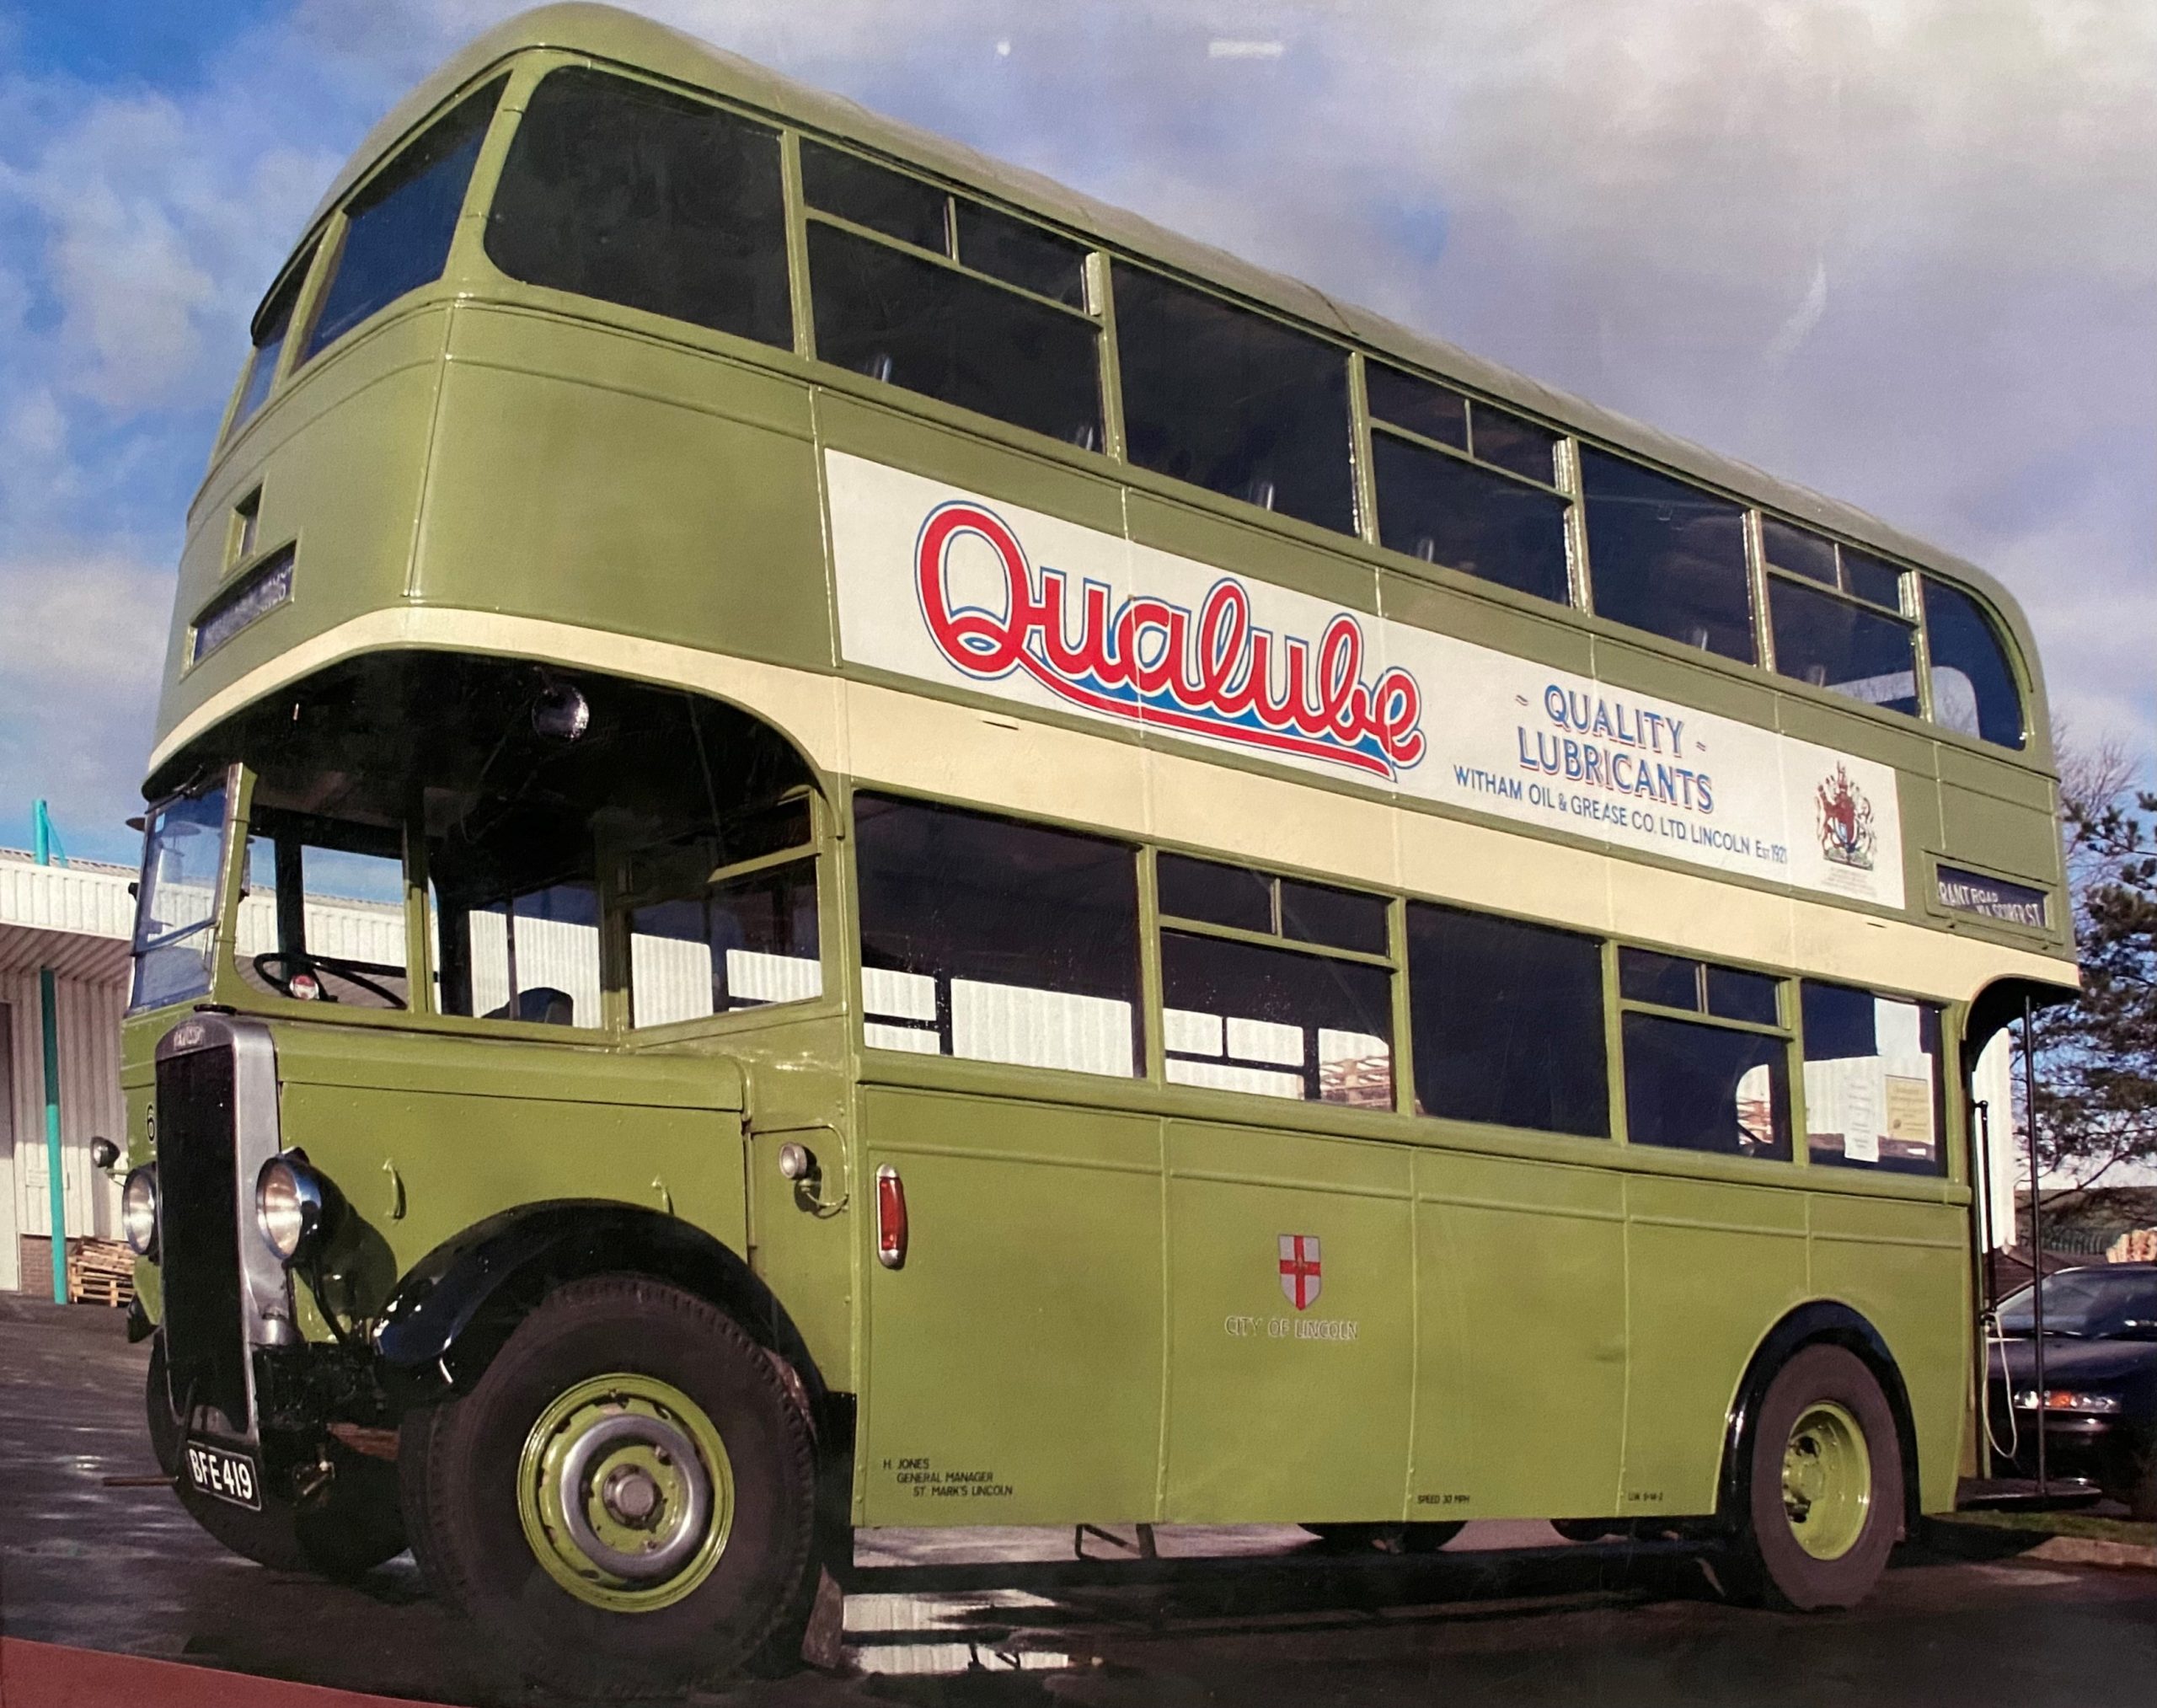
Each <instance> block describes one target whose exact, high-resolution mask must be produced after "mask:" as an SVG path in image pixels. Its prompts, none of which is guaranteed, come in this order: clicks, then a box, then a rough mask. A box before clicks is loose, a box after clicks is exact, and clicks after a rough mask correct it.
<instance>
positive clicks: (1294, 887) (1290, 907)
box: [1280, 878, 1386, 955]
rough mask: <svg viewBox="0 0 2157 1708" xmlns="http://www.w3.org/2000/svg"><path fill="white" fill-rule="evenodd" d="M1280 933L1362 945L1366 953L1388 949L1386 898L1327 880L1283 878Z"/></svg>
mask: <svg viewBox="0 0 2157 1708" xmlns="http://www.w3.org/2000/svg"><path fill="white" fill-rule="evenodd" d="M1280 886H1281V934H1282V936H1283V937H1288V938H1293V939H1294V940H1296V941H1297V942H1298V943H1325V944H1330V945H1331V946H1332V947H1334V948H1335V949H1360V950H1362V952H1363V953H1364V954H1366V955H1383V954H1384V953H1385V950H1386V931H1385V913H1386V902H1385V898H1384V897H1383V896H1362V895H1358V894H1357V893H1356V892H1355V891H1352V890H1336V889H1334V888H1332V887H1331V886H1329V885H1325V884H1304V883H1298V881H1296V880H1295V879H1293V878H1282V879H1281V880H1280Z"/></svg>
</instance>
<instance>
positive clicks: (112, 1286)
mask: <svg viewBox="0 0 2157 1708" xmlns="http://www.w3.org/2000/svg"><path fill="white" fill-rule="evenodd" d="M67 1297H68V1298H72V1299H73V1300H74V1301H75V1302H76V1303H77V1304H102V1305H110V1306H111V1307H112V1308H113V1309H122V1308H124V1307H126V1305H128V1304H132V1303H133V1301H134V1298H135V1254H134V1253H133V1252H132V1251H130V1250H128V1249H127V1248H126V1246H125V1245H121V1244H120V1241H118V1240H74V1241H72V1242H71V1243H70V1245H69V1246H68V1250H67Z"/></svg>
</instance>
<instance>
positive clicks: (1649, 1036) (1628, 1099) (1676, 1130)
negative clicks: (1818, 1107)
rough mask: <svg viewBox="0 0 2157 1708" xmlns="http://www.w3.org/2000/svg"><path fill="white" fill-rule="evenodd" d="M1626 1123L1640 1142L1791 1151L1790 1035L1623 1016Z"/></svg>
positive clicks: (1739, 1151)
mask: <svg viewBox="0 0 2157 1708" xmlns="http://www.w3.org/2000/svg"><path fill="white" fill-rule="evenodd" d="M1624 1040H1625V1128H1626V1132H1627V1135H1628V1137H1629V1138H1630V1139H1631V1141H1632V1142H1633V1143H1635V1144H1654V1145H1665V1146H1671V1147H1674V1148H1678V1149H1681V1150H1707V1151H1720V1152H1723V1153H1725V1154H1729V1155H1733V1156H1756V1157H1780V1158H1787V1157H1788V1156H1789V1155H1790V1085H1789V1079H1790V1071H1789V1068H1788V1066H1787V1065H1786V1058H1785V1050H1786V1048H1787V1047H1786V1046H1785V1043H1784V1041H1783V1040H1782V1039H1780V1038H1778V1037H1772V1036H1768V1035H1766V1034H1764V1033H1761V1032H1740V1031H1731V1030H1729V1029H1728V1028H1726V1027H1722V1026H1711V1025H1702V1024H1701V1023H1700V1022H1699V1021H1697V1020H1669V1019H1666V1018H1664V1017H1662V1016H1661V1015H1642V1014H1629V1015H1625V1016H1624Z"/></svg>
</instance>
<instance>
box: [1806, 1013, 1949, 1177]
mask: <svg viewBox="0 0 2157 1708" xmlns="http://www.w3.org/2000/svg"><path fill="white" fill-rule="evenodd" d="M1801 990H1802V992H1803V998H1802V1007H1803V1010H1804V1019H1805V1131H1806V1143H1807V1144H1808V1145H1809V1146H1810V1148H1811V1154H1812V1160H1813V1161H1815V1162H1817V1163H1828V1164H1832V1165H1834V1166H1837V1167H1850V1168H1867V1169H1874V1170H1886V1171H1888V1172H1892V1173H1899V1174H1921V1175H1936V1174H1942V1173H1945V1172H1946V1166H1947V1159H1946V1148H1945V1146H1943V1145H1942V1144H1941V1143H1940V1127H1941V1122H1940V1114H1941V1109H1942V1106H1943V1104H1944V1102H1945V1098H1944V1095H1943V1092H1944V1087H1943V1084H1942V1081H1941V1077H1940V1060H1941V1058H1940V1010H1939V1009H1937V1008H1935V1006H1933V1005H1932V1004H1930V1003H1918V1002H1909V1001H1906V1000H1904V999H1902V998H1900V997H1888V996H1876V995H1875V994H1874V993H1872V992H1871V991H1869V990H1854V989H1852V988H1850V987H1849V986H1848V985H1841V984H1816V983H1812V982H1811V981H1809V980H1808V981H1807V982H1806V983H1805V984H1804V985H1802V986H1801Z"/></svg>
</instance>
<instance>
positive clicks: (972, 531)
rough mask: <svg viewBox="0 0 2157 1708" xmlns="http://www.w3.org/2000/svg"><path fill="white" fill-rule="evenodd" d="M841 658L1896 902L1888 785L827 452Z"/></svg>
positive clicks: (1551, 673) (1477, 649)
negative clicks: (842, 656)
mask: <svg viewBox="0 0 2157 1708" xmlns="http://www.w3.org/2000/svg"><path fill="white" fill-rule="evenodd" d="M825 468H826V474H827V481H828V490H829V492H830V499H831V521H832V558H833V562H834V565H835V566H836V573H837V581H838V614H839V634H840V645H841V649H842V651H843V655H844V656H845V657H846V658H847V659H848V661H851V662H854V663H857V664H861V665H866V666H870V667H874V668H876V669H880V670H886V671H891V672H896V673H897V674H899V675H902V676H905V677H913V678H914V679H916V680H918V681H920V682H923V683H931V684H934V685H936V686H939V687H944V688H971V689H972V690H974V691H976V692H977V693H988V694H991V695H993V696H995V697H996V698H998V699H1004V700H1009V701H1011V702H1013V703H1014V704H1020V705H1024V706H1030V707H1034V708H1036V709H1041V710H1057V711H1063V712H1068V713H1075V714H1077V715H1080V716H1083V717H1086V718H1090V719H1097V720H1101V721H1104V722H1111V723H1121V724H1124V725H1131V726H1134V727H1137V728H1139V729H1141V730H1143V731H1144V732H1146V733H1147V734H1148V735H1149V736H1150V735H1155V734H1158V735H1160V736H1173V737H1175V738H1176V739H1179V740H1183V741H1191V742H1199V743H1201V744H1202V745H1206V746H1210V747H1218V748H1222V749H1225V750H1228V751H1233V752H1243V753H1246V754H1250V755H1252V756H1255V757H1257V758H1265V759H1268V760H1271V761H1274V762H1276V763H1280V764H1283V765H1287V766H1291V767H1293V768H1298V769H1301V770H1304V771H1309V772H1314V773H1318V774H1324V775H1327V776H1332V777H1335V778H1339V779H1345V780H1346V781H1348V782H1351V783H1354V784H1362V785H1364V786H1367V787H1369V788H1371V789H1373V790H1378V791H1380V792H1383V793H1388V794H1399V795H1405V796H1410V797H1415V798H1419V799H1422V800H1436V801H1442V802H1445V803H1447V804H1448V805H1451V806H1459V807H1463V808H1467V809H1469V810H1472V811H1479V812H1485V813H1491V814H1495V815H1496V816H1498V817H1504V818H1510V819H1514V820H1517V821H1520V822H1526V823H1530V824H1538V825H1542V826H1544V827H1549V828H1551V829H1556V830H1564V831H1570V832H1571V833H1575V834H1576V835H1582V836H1587V837H1590V838H1594V839H1596V840H1598V841H1601V842H1604V843H1609V844H1612V845H1613V846H1616V847H1622V848H1628V849H1640V850H1642V851H1644V852H1648V853H1653V854H1664V855H1667V856H1670V857H1672V858H1674V859H1682V860H1686V861H1689V862H1691V863H1693V864H1694V865H1701V866H1705V867H1709V868H1711V869H1713V870H1717V871H1722V872H1742V873H1746V874H1748V875H1752V876H1755V877H1762V878H1767V879H1769V880H1771V881H1777V882H1780V883H1785V884H1789V885H1792V886H1796V887H1797V888H1800V889H1805V890H1812V891H1826V892H1830V893H1833V894H1837V895H1842V896H1848V897H1855V898H1857V899H1860V900H1863V901H1867V902H1879V903H1881V905H1883V906H1887V907H1891V908H1899V907H1901V906H1902V905H1903V849H1902V821H1901V815H1900V811H1899V808H1898V803H1897V793H1896V778H1895V773H1894V771H1893V769H1892V767H1889V766H1886V765H1881V764H1878V763H1874V762H1872V761H1871V760H1866V759H1861V758H1857V757H1856V756H1855V755H1853V754H1848V753H1840V752H1835V751H1833V749H1830V748H1827V747H1820V746H1817V745H1816V744H1814V743H1812V742H1802V741H1799V740H1797V739H1796V738H1794V737H1792V736H1785V735H1781V734H1779V733H1778V732H1776V731H1772V730H1765V729H1761V728H1759V727H1758V726H1756V725H1751V724H1746V723H1742V722H1740V721H1738V720H1735V719H1731V718H1726V717H1722V716H1719V715H1715V714H1713V713H1710V712H1705V711H1701V710H1699V709H1698V708H1695V707H1691V706H1687V705H1684V704H1680V703H1678V702H1676V701H1673V700H1668V699H1662V698H1661V697H1658V696H1656V695H1651V694H1643V693H1638V692H1635V691H1634V690H1631V689H1627V688H1614V687H1613V686H1611V685H1609V684H1607V683H1600V682H1598V681H1596V680H1594V679H1593V678H1592V677H1585V676H1581V675H1577V674H1576V673H1574V672H1570V671H1564V670H1556V669H1553V668H1551V667H1549V666H1546V665H1541V664H1537V663H1535V662H1533V661H1530V660H1528V659H1523V658H1517V657H1515V656H1512V655H1510V654H1507V653H1504V652H1500V651H1495V650H1493V649H1491V648H1490V647H1487V646H1481V645H1475V644H1473V643H1471V642H1469V641H1465V640H1459V639H1456V638H1454V637H1453V636H1450V635H1445V634H1433V633H1432V632H1431V631H1429V630H1428V629H1418V628H1412V627H1410V626H1409V625H1407V624H1400V623H1395V622H1391V621H1389V620H1387V619H1386V618H1384V617H1383V616H1377V617H1373V616H1370V615H1368V614H1366V613H1360V612H1354V611H1347V610H1343V609H1341V608H1339V607H1337V606H1334V605H1331V604H1329V603H1327V602H1325V601H1323V600H1320V599H1316V598H1313V597H1310V596H1309V595H1308V594H1304V593H1299V592H1293V591H1291V590H1290V589H1287V588H1284V587H1279V586H1273V585H1271V584H1270V583H1267V582H1265V581H1257V580H1254V579H1248V578H1245V577H1244V576H1237V575H1234V574H1232V573H1230V572H1228V571H1227V570H1222V569H1219V568H1218V567H1216V566H1214V565H1208V564H1203V563H1200V562H1197V561H1196V560H1192V559H1190V558H1185V557H1180V556H1177V555H1175V554H1172V553H1169V552H1164V551H1161V550H1158V549H1154V548H1153V547H1151V546H1147V545H1143V544H1139V543H1136V542H1134V541H1132V540H1128V539H1126V538H1122V537H1121V536H1119V535H1116V534H1112V533H1105V532H1104V531H1102V530H1100V529H1098V528H1092V527H1082V526H1080V525H1079V524H1078V523H1075V522H1066V521H1063V520H1061V519H1059V518H1057V517H1052V516H1046V515H1043V514H1041V512H1039V511H1031V510H1028V509H1025V508H1024V507H1022V506H1017V505H1012V504H1005V503H1002V502H999V501H995V500H993V499H989V498H987V497H984V496H982V495H978V494H973V493H967V492H962V491H960V490H956V489H955V488H952V487H950V486H948V485H944V484H942V483H940V482H938V481H934V480H930V479H924V478H923V477H922V476H920V475H917V474H909V473H907V472H906V471H905V470H902V469H897V468H890V467H887V466H886V465H884V464H881V463H874V462H870V461H868V460H866V459H864V458H859V457H854V456H851V455H848V453H846V452H838V451H827V452H825Z"/></svg>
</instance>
